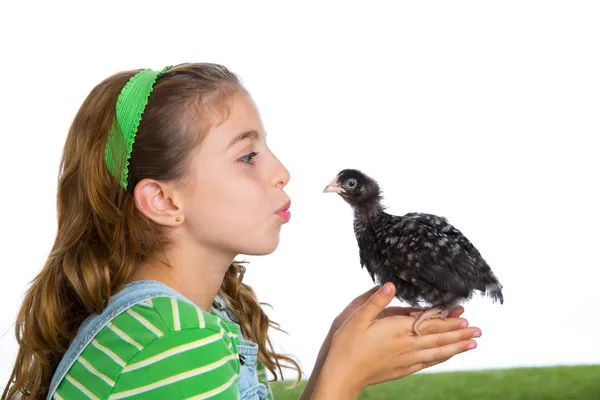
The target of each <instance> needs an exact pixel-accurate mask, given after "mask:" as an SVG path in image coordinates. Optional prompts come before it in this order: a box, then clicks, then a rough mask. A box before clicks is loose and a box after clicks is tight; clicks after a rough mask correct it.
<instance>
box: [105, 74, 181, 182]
mask: <svg viewBox="0 0 600 400" xmlns="http://www.w3.org/2000/svg"><path fill="white" fill-rule="evenodd" d="M171 68H173V67H172V66H168V67H165V68H163V69H162V70H161V71H154V70H152V69H144V70H142V71H140V72H138V73H137V74H135V75H134V76H132V77H131V78H130V79H129V81H127V83H126V84H125V86H123V89H121V93H120V94H119V98H118V99H117V110H116V117H117V118H116V121H115V122H113V126H112V128H111V130H110V132H109V134H108V140H107V142H106V149H105V151H104V159H105V160H106V165H107V166H108V170H109V171H110V173H111V174H112V176H114V177H115V178H116V179H120V184H121V186H123V187H124V188H125V189H127V176H128V169H129V157H130V156H131V149H132V148H133V142H134V141H135V134H136V133H137V129H138V126H139V124H140V121H141V120H142V114H143V113H144V109H145V108H146V104H147V103H148V97H150V93H152V87H153V86H154V83H155V82H156V78H157V77H158V76H159V75H160V74H162V73H163V72H165V71H167V70H169V69H171ZM119 172H120V173H119Z"/></svg>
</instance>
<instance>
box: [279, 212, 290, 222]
mask: <svg viewBox="0 0 600 400" xmlns="http://www.w3.org/2000/svg"><path fill="white" fill-rule="evenodd" d="M277 215H279V217H280V218H281V219H283V220H284V221H285V222H288V221H289V220H290V218H291V216H292V214H291V213H290V210H279V211H277Z"/></svg>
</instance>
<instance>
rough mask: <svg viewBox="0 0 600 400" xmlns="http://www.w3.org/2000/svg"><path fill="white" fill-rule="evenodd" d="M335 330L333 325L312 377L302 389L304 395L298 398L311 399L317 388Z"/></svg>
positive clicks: (302, 399)
mask: <svg viewBox="0 0 600 400" xmlns="http://www.w3.org/2000/svg"><path fill="white" fill-rule="evenodd" d="M334 332H335V330H334V326H332V328H331V329H330V330H329V333H328V334H327V337H326V338H325V340H324V341H323V344H322V345H321V349H320V350H319V355H318V356H317V361H316V362H315V366H314V368H313V370H312V373H311V374H310V377H309V378H308V382H307V383H306V386H305V387H304V390H303V391H302V395H301V396H300V398H299V399H298V400H310V399H311V396H312V393H313V391H314V389H315V386H316V385H317V380H318V379H319V376H320V374H321V371H322V369H323V365H324V364H325V360H326V359H327V355H328V354H329V347H330V346H331V336H332V335H333V333H334Z"/></svg>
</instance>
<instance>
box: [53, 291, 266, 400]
mask: <svg viewBox="0 0 600 400" xmlns="http://www.w3.org/2000/svg"><path fill="white" fill-rule="evenodd" d="M239 335H240V328H239V325H237V324H235V323H232V322H229V321H225V320H223V319H222V318H220V317H219V316H218V315H215V314H210V313H208V312H206V311H204V310H202V309H201V308H199V307H196V306H194V305H193V304H190V303H188V302H185V301H181V300H178V299H175V298H173V297H157V298H153V299H149V300H145V301H142V302H140V303H138V304H136V305H134V306H132V307H130V308H129V309H127V310H126V311H125V312H123V313H121V314H119V315H118V316H116V317H115V318H114V319H113V320H112V321H111V322H110V323H109V324H107V325H106V326H105V327H104V328H103V329H102V330H100V332H98V334H97V335H96V336H95V338H94V339H93V340H92V342H90V344H89V345H88V346H87V347H86V348H85V349H84V350H83V352H82V353H81V354H80V356H79V357H78V358H77V360H76V361H75V363H74V364H73V365H72V366H71V368H70V369H69V370H68V372H67V374H66V375H65V377H64V378H63V379H62V381H61V382H60V384H59V386H58V388H57V390H56V392H55V395H54V398H55V399H59V400H60V399H66V400H69V399H115V400H116V399H131V400H135V399H188V398H190V399H214V400H221V399H222V400H230V399H238V396H239V395H238V384H237V383H238V378H239V373H240V360H239V355H238V353H237V350H236V348H237V345H239V344H240V339H239ZM257 369H258V379H259V381H260V382H261V383H263V384H264V385H265V386H266V388H267V393H268V398H269V399H273V396H272V392H271V390H270V387H269V383H268V381H267V374H266V371H265V368H264V366H263V365H262V363H260V361H258V363H257Z"/></svg>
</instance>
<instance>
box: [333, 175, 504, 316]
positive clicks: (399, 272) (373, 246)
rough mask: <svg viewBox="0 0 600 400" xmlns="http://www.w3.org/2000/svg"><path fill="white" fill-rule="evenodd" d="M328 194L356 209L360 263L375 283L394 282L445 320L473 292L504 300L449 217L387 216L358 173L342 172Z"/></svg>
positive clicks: (373, 188)
mask: <svg viewBox="0 0 600 400" xmlns="http://www.w3.org/2000/svg"><path fill="white" fill-rule="evenodd" d="M325 191H329V192H336V193H338V194H339V195H340V196H341V197H342V198H343V199H344V200H345V201H346V202H347V203H348V204H350V205H351V206H352V207H353V209H354V233H355V235H356V240H357V242H358V248H359V256H360V263H361V265H362V266H363V267H364V268H366V269H367V271H368V272H369V275H370V276H371V278H372V279H373V281H374V282H375V283H381V284H383V283H385V282H393V283H394V285H395V286H396V297H397V298H398V299H399V300H401V301H404V302H407V303H408V304H410V305H412V306H414V307H425V308H439V309H438V310H441V311H443V313H442V314H443V316H446V315H447V312H448V311H449V310H450V309H451V308H452V307H454V306H456V305H458V304H460V303H461V302H464V301H465V300H468V299H470V298H471V297H472V296H473V294H474V293H475V291H480V292H482V293H484V294H486V295H488V296H490V297H491V298H492V299H493V300H494V301H500V303H503V302H504V299H503V295H502V286H501V285H500V283H499V282H498V279H497V278H496V277H495V275H494V273H493V272H492V270H491V269H490V267H489V266H488V264H487V263H486V261H485V260H484V259H483V257H482V256H481V254H480V253H479V251H478V250H477V249H476V248H475V246H473V244H472V243H471V242H470V241H469V239H467V238H466V237H465V236H464V235H463V234H462V233H461V232H460V231H459V230H458V229H456V228H455V227H454V226H452V225H451V224H450V223H449V222H448V220H447V219H446V218H444V217H439V216H436V215H432V214H425V213H416V212H411V213H408V214H406V215H403V216H396V215H391V214H388V213H386V212H385V211H384V208H383V206H382V205H381V190H380V189H379V185H378V184H377V182H376V181H375V180H373V179H372V178H370V177H368V176H367V175H365V174H363V173H362V172H360V171H358V170H353V169H347V170H343V171H341V172H340V173H339V174H338V175H337V176H336V178H335V179H334V180H333V181H332V183H331V184H330V185H329V186H327V188H326V189H325ZM428 318H430V316H428Z"/></svg>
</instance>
